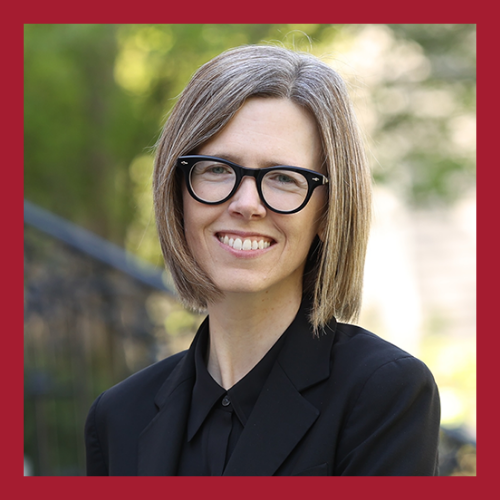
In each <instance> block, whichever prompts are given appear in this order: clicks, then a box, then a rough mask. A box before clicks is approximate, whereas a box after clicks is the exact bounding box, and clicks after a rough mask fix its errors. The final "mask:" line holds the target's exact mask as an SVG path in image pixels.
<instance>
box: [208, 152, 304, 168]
mask: <svg viewBox="0 0 500 500" xmlns="http://www.w3.org/2000/svg"><path fill="white" fill-rule="evenodd" d="M206 156H215V157H216V158H220V159H221V160H228V161H231V162H233V163H236V164H237V165H240V166H242V167H244V166H246V165H244V163H245V162H242V161H241V158H240V157H238V156H235V155H232V154H231V153H229V154H228V153H223V152H216V153H214V154H210V155H206ZM278 166H280V167H298V165H293V164H292V163H288V162H277V161H264V162H260V163H259V167H258V168H267V167H278Z"/></svg>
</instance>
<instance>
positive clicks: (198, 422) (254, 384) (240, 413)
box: [187, 321, 286, 441]
mask: <svg viewBox="0 0 500 500" xmlns="http://www.w3.org/2000/svg"><path fill="white" fill-rule="evenodd" d="M208 324H209V322H208V321H205V322H203V324H202V325H201V327H200V330H199V331H198V334H199V341H198V342H197V344H196V346H195V352H194V361H195V370H196V381H195V384H194V387H193V394H192V398H191V409H190V411H189V419H188V427H187V431H188V433H187V438H188V441H191V439H193V437H194V436H195V434H196V433H197V432H198V430H199V429H200V427H201V426H202V425H203V422H204V421H205V420H206V418H207V416H208V414H209V413H210V410H211V409H212V408H213V406H214V405H215V404H216V403H217V402H218V401H219V400H220V399H221V398H222V397H223V396H224V395H225V394H227V395H228V397H229V400H230V401H231V404H232V406H233V408H234V411H235V413H236V415H237V417H238V418H239V420H240V422H241V423H242V425H243V426H244V425H245V424H246V422H247V420H248V417H249V416H250V414H251V412H252V410H253V407H254V406H255V403H256V401H257V399H258V397H259V394H260V393H261V391H262V388H263V386H264V383H265V381H266V379H267V377H268V376H269V373H270V372H271V369H272V367H273V365H274V363H275V362H276V359H277V358H278V354H279V352H280V351H281V349H282V347H283V344H284V343H285V337H286V335H285V333H286V332H285V333H284V334H283V335H281V336H280V338H279V339H278V340H277V341H276V342H275V344H274V345H273V346H272V347H271V349H270V350H269V351H268V352H267V353H266V355H265V356H264V357H263V358H262V359H261V360H260V361H259V362H258V363H257V364H256V365H255V366H254V367H253V368H252V370H250V372H248V373H247V374H246V375H245V376H244V377H243V378H242V379H241V380H239V381H238V382H237V383H236V384H235V385H233V387H231V388H230V389H229V390H227V391H226V390H225V389H224V388H223V387H221V386H220V385H219V384H218V383H217V382H216V381H215V380H214V379H213V378H212V376H211V375H210V373H209V372H208V370H207V365H206V361H205V354H206V352H207V346H208V339H209V332H208Z"/></svg>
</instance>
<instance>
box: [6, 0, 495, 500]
mask: <svg viewBox="0 0 500 500" xmlns="http://www.w3.org/2000/svg"><path fill="white" fill-rule="evenodd" d="M30 3H31V2H24V3H23V4H22V5H20V6H19V7H16V6H12V7H11V9H13V10H14V12H13V13H11V14H10V20H8V19H5V20H4V23H3V24H4V26H3V33H2V38H3V47H4V51H3V61H2V62H3V64H2V66H3V71H2V73H3V75H4V77H3V79H2V80H3V82H2V86H3V91H4V92H3V96H4V106H5V108H4V109H5V111H4V114H3V117H4V119H3V120H2V128H3V134H2V137H3V138H4V139H5V140H4V141H3V144H4V148H3V150H4V155H6V156H7V158H5V157H4V168H3V172H4V173H7V182H4V191H3V195H2V196H1V197H0V200H1V201H0V203H1V205H2V213H3V214H4V215H5V216H4V218H3V223H4V227H5V226H6V229H5V230H4V233H3V234H4V236H3V238H2V241H3V243H4V245H3V246H2V253H3V259H4V260H3V262H4V266H3V267H4V269H5V274H4V276H5V279H4V286H3V290H2V304H3V305H4V307H5V309H4V314H3V318H4V319H5V328H4V329H3V331H4V337H3V339H4V348H3V353H4V358H5V359H4V362H3V363H2V364H1V371H2V375H3V377H2V378H3V380H4V381H5V382H4V384H2V385H3V392H4V394H5V397H4V401H9V404H5V406H4V411H2V423H3V428H4V433H5V437H4V443H5V444H4V446H3V450H4V452H3V453H2V461H1V470H2V475H3V476H4V479H3V485H2V490H3V491H5V492H14V491H15V492H16V493H15V496H16V497H17V498H28V497H30V498H34V497H38V496H45V495H50V496H51V498H52V499H56V498H59V497H61V498H63V497H64V498H67V497H68V496H70V497H71V498H73V499H75V500H76V499H79V498H89V497H94V498H105V497H108V496H109V497H111V496H113V497H120V498H124V499H125V498H136V497H139V496H140V497H143V498H144V497H145V496H146V495H147V494H148V493H151V494H155V493H159V494H160V495H168V496H170V495H172V494H174V495H176V494H178V495H182V497H183V498H198V497H199V498H203V497H206V496H207V495H210V494H219V495H225V494H229V495H231V496H233V495H236V496H237V497H238V498H239V499H242V500H243V499H246V498H248V499H250V498H251V499H254V498H255V497H257V498H262V497H263V496H265V497H268V498H269V497H275V496H277V497H278V496H279V497H281V498H283V497H291V498H295V497H296V498H299V497H304V496H306V495H307V496H311V495H315V494H317V493H320V494H324V495H325V496H328V497H330V496H338V495H341V494H348V495H349V497H350V498H364V497H371V498H377V497H382V496H383V497H384V498H391V497H394V498H396V497H400V496H401V495H404V497H405V498H418V497H422V496H425V497H427V498H429V497H430V498H441V497H444V496H445V495H446V497H452V498H469V497H472V496H473V495H474V496H476V495H478V494H479V495H481V493H482V492H483V491H484V493H485V494H487V493H488V492H489V491H495V490H496V488H495V485H494V483H493V480H494V477H495V476H494V473H495V465H496V462H497V454H498V450H497V449H496V448H495V445H498V444H499V443H498V439H497V438H496V432H494V422H493V418H495V417H496V414H495V412H494V411H488V406H489V403H490V401H494V398H495V392H494V391H495V389H496V383H495V382H496V380H495V374H494V373H493V367H494V366H495V364H494V360H493V357H494V356H495V354H496V349H495V348H494V346H495V345H498V335H497V334H496V333H495V331H493V332H492V335H491V337H490V338H489V339H488V347H487V349H485V348H483V343H481V341H480V340H481V339H482V338H483V337H484V335H485V333H484V332H485V329H486V322H487V321H488V320H489V319H490V321H489V322H488V324H489V325H494V324H495V320H494V319H493V318H492V317H491V316H492V315H491V313H490V311H494V310H495V305H496V300H495V299H496V297H497V296H498V294H496V293H495V292H496V291H495V290H494V289H493V286H492V287H491V289H490V287H488V286H487V285H486V284H485V283H484V282H485V281H486V278H488V283H495V281H496V280H495V278H497V277H498V266H495V265H494V264H493V265H491V264H489V263H490V262H491V263H495V260H494V258H495V257H496V253H497V252H495V250H496V249H497V245H496V244H491V243H490V244H489V245H488V244H483V245H481V244H479V245H478V246H479V248H478V262H479V263H480V265H479V266H478V308H477V309H478V332H479V337H478V339H479V342H478V359H479V360H480V362H479V363H478V381H479V384H480V385H479V386H478V402H479V404H478V408H479V411H480V415H479V418H478V426H479V430H478V442H479V446H478V453H479V455H478V456H479V459H478V476H477V477H469V478H466V477H462V478H395V477H393V478H305V477H304V478H263V477H262V478H261V477H259V478H168V477H167V478H161V477H159V478H117V477H115V478H77V477H24V476H23V475H22V474H23V470H22V463H23V447H22V442H23V372H22V365H23V341H22V334H21V332H22V317H23V309H22V308H23V299H22V297H23V295H22V294H23V289H22V285H21V283H22V277H21V276H20V274H21V273H22V269H23V263H22V251H23V250H22V237H23V223H22V212H23V209H22V198H23V194H22V191H23V187H22V183H23V169H22V163H21V162H22V156H21V154H20V151H22V137H23V135H22V134H23V117H22V112H21V109H22V106H23V85H22V79H23V25H24V24H27V23H83V22H85V23H87V22H88V23H95V22H105V23H110V22H115V23H117V22H119V23H127V22H134V23H138V22H143V23H149V22H155V23H158V22H165V23H223V22H233V23H238V22H242V23H243V22H244V23H254V22H255V23H263V22H290V21H300V22H301V23H304V22H306V21H307V22H314V21H316V22H321V23H328V22H330V23H349V22H355V23H360V22H364V23H377V22H380V23H386V22H388V21H393V22H394V21H397V22H399V23H401V22H403V23H405V22H406V23H429V22H434V23H475V24H477V25H478V52H479V53H480V54H479V57H478V60H479V66H480V71H479V74H480V78H479V82H480V84H479V87H480V90H481V92H480V96H479V98H478V101H479V103H480V106H479V110H480V112H479V123H480V126H479V127H478V130H479V132H480V133H481V139H480V140H479V141H478V142H479V145H480V146H481V147H480V152H479V153H478V158H479V164H480V165H481V166H480V167H479V168H478V194H479V196H478V240H479V242H480V243H481V239H485V234H486V230H487V229H490V233H491V232H492V233H493V235H495V233H496V230H495V222H496V217H495V213H496V210H497V209H496V207H495V206H494V205H493V203H492V200H494V199H495V195H496V196H498V195H497V193H496V189H495V187H496V186H497V185H498V184H497V183H496V182H495V180H497V179H498V177H499V175H500V174H499V172H498V167H496V166H495V162H493V161H491V163H488V162H487V159H493V150H492V149H493V146H492V145H493V144H494V143H495V141H498V138H497V137H495V136H496V135H497V133H496V132H497V130H498V125H497V123H496V120H495V121H494V119H495V118H496V114H497V113H495V112H497V111H498V105H497V102H496V99H495V97H496V96H495V97H494V94H493V85H495V86H496V85H497V81H496V79H495V76H496V75H494V74H493V68H495V69H496V68H497V63H496V62H495V61H496V60H497V58H498V55H497V51H496V50H495V47H496V46H497V44H498V40H497V31H498V28H497V26H496V24H495V25H493V22H494V21H493V20H494V16H493V14H492V13H491V12H487V11H486V8H483V7H480V6H478V5H475V6H474V7H471V6H468V8H467V11H466V10H465V8H461V7H458V5H457V4H456V3H452V2H449V1H448V2H440V3H437V2H435V1H434V2H429V1H427V0H425V1H422V2H420V3H419V4H418V5H409V6H407V7H403V9H408V12H410V11H411V12H412V13H411V14H410V13H408V14H407V13H406V12H404V10H402V9H401V3H400V2H394V1H393V0H391V1H390V2H386V3H385V4H384V6H383V8H382V7H381V5H380V4H378V3H371V2H367V5H366V6H364V5H362V4H360V3H359V2H357V3H356V4H355V5H353V4H351V5H352V7H348V6H347V7H346V6H342V5H338V4H331V3H329V2H322V4H323V5H324V6H322V5H321V4H319V3H316V4H314V7H313V9H311V10H310V11H308V12H304V10H303V9H304V4H300V5H299V6H298V7H299V8H298V9H293V5H292V4H290V3H283V5H276V4H274V5H271V4H269V2H265V3H264V2H252V4H251V5H246V4H243V5H241V10H242V11H244V14H236V13H234V12H237V8H236V4H234V3H233V2H226V1H224V2H219V3H218V4H217V6H216V7H215V6H214V5H213V4H209V5H207V4H205V3H201V5H198V6H196V5H193V4H192V3H191V4H190V5H189V6H188V8H186V9H185V11H186V13H184V12H183V9H181V8H179V7H176V6H175V5H172V4H170V3H165V2H162V3H159V2H158V10H157V9H156V7H157V6H156V5H153V4H152V3H150V4H148V5H147V7H146V8H142V9H141V7H139V6H138V5H137V4H133V5H131V6H132V9H130V12H129V11H127V10H126V6H125V4H124V3H118V2H108V3H107V4H104V3H103V2H102V1H101V2H94V1H93V0H91V1H90V2H87V3H85V4H69V3H67V2H61V1H53V2H51V3H50V5H48V4H47V3H36V4H34V5H30ZM224 5H226V6H227V7H225V6H224ZM299 9H300V10H299ZM141 10H142V12H141ZM146 10H147V11H148V12H146ZM461 10H463V12H460V11H461ZM221 13H228V14H221ZM233 13H234V14H233ZM488 55H489V56H490V60H489V61H488V60H487V57H488ZM488 96H491V97H493V99H491V101H490V102H489V103H488V104H487V105H486V102H485V101H486V99H487V98H488ZM11 214H12V215H11ZM491 229H493V231H491ZM494 253H495V254H494ZM486 272H487V273H488V274H486ZM492 273H493V275H492ZM489 313H490V314H489ZM490 361H492V362H490ZM495 451H496V452H497V453H495ZM490 485H491V489H490Z"/></svg>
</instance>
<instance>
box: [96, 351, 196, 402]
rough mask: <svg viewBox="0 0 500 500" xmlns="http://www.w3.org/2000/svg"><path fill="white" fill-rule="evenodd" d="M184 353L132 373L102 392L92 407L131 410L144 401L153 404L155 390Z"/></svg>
mask: <svg viewBox="0 0 500 500" xmlns="http://www.w3.org/2000/svg"><path fill="white" fill-rule="evenodd" d="M186 353H187V351H182V352H180V353H177V354H174V355H172V356H169V357H168V358H165V359H163V360H161V361H158V362H157V363H154V364H152V365H150V366H148V367H146V368H143V369H142V370H140V371H138V372H137V373H134V374H133V375H131V376H130V377H128V378H126V379H125V380H123V381H121V382H119V383H118V384H116V385H114V386H113V387H111V388H110V389H108V390H106V391H105V392H103V393H102V394H101V395H100V396H99V397H98V398H97V399H96V401H95V402H94V405H93V408H92V409H93V410H96V409H97V408H98V409H99V410H104V411H105V410H106V409H107V408H109V409H110V410H114V411H117V410H119V409H121V410H122V411H123V410H127V409H131V410H133V409H134V408H136V407H137V405H138V404H141V403H143V402H144V401H149V402H150V404H151V405H153V403H154V398H155V396H156V394H157V392H158V391H159V390H160V388H161V387H162V385H163V384H164V383H165V381H166V380H167V379H168V377H169V376H170V375H171V374H172V372H173V371H174V370H175V368H176V367H177V366H178V365H179V363H180V362H181V360H183V359H184V357H185V356H186Z"/></svg>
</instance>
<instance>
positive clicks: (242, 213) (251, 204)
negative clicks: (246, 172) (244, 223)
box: [229, 177, 266, 220]
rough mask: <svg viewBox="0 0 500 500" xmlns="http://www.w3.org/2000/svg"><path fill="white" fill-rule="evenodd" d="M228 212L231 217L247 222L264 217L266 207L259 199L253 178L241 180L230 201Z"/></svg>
mask: <svg viewBox="0 0 500 500" xmlns="http://www.w3.org/2000/svg"><path fill="white" fill-rule="evenodd" d="M229 211H230V212H231V214H232V215H235V216H238V217H243V218H245V219H248V220H252V219H260V218H262V217H265V215H266V207H265V205H264V204H263V203H262V200H261V199H260V196H259V192H258V191H257V183H256V182H255V179H254V178H252V177H244V178H243V180H242V181H241V184H240V185H239V187H238V190H237V191H236V193H235V194H234V196H233V197H232V198H231V200H230V203H229Z"/></svg>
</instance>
